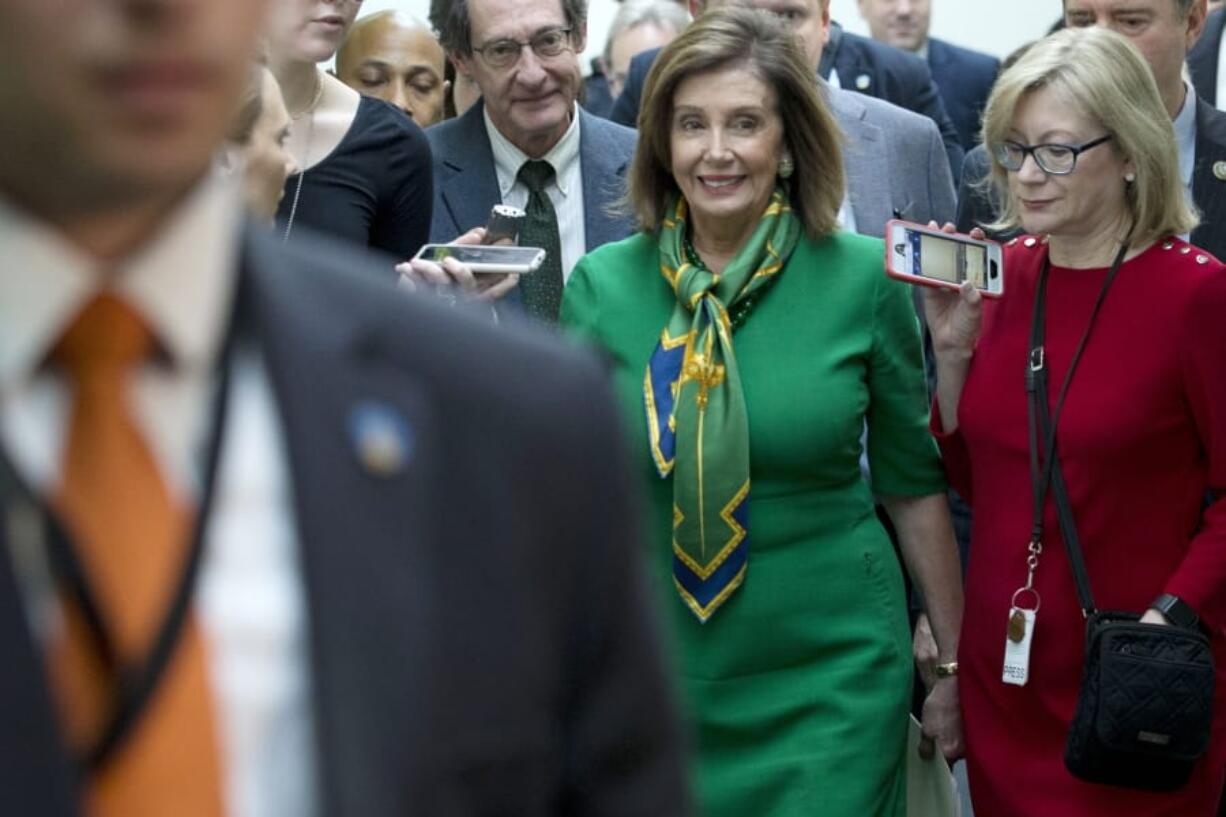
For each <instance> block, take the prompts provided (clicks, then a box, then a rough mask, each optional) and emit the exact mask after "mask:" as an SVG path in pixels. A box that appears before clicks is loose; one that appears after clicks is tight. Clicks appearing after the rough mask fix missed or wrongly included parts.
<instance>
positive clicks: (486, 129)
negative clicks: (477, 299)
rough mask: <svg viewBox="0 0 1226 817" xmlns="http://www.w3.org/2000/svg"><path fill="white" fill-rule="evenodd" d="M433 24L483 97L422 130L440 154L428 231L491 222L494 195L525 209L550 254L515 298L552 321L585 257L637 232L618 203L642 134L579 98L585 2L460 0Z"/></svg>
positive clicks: (449, 233)
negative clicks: (597, 112) (581, 103)
mask: <svg viewBox="0 0 1226 817" xmlns="http://www.w3.org/2000/svg"><path fill="white" fill-rule="evenodd" d="M437 24H438V25H440V30H439V35H440V39H441V40H442V43H443V47H444V48H446V49H447V52H448V56H449V57H450V58H451V60H452V62H454V63H455V65H456V70H457V71H458V72H459V73H460V74H464V75H467V76H470V77H471V78H472V79H473V80H474V81H475V82H476V84H477V85H478V86H479V87H480V89H481V102H480V103H479V104H476V105H474V106H473V107H472V108H471V109H470V110H469V111H468V112H467V113H465V114H464V115H463V116H460V117H459V118H457V119H453V120H450V121H448V122H445V123H443V124H441V125H438V126H437V127H434V128H431V129H429V130H428V131H426V136H427V137H428V138H429V139H430V147H431V150H432V151H433V153H434V217H433V223H432V226H431V230H430V240H431V241H435V242H447V241H451V240H452V239H455V238H456V237H457V236H459V235H461V234H463V233H465V232H466V231H468V230H471V229H472V228H473V227H477V226H480V225H483V224H485V223H486V220H487V219H488V218H489V214H490V208H491V207H492V206H493V205H495V204H507V205H512V206H515V207H518V208H521V209H523V210H525V211H526V212H527V219H526V221H525V224H524V226H523V229H522V230H521V233H520V243H521V244H523V245H526V246H534V247H542V248H544V249H545V250H546V253H547V255H546V259H545V263H544V265H543V266H542V267H541V268H540V269H539V270H537V271H536V272H534V273H533V274H532V275H529V276H525V277H524V278H523V280H522V281H521V282H520V284H519V286H518V287H516V288H515V289H513V290H511V294H510V295H509V296H508V299H509V300H512V301H513V300H516V299H518V298H520V297H522V299H523V303H524V305H525V306H526V307H527V310H528V312H529V314H531V315H533V316H534V317H537V318H539V319H541V320H545V321H551V320H556V318H557V314H558V307H559V306H560V304H561V297H562V287H563V285H564V284H565V281H566V278H567V277H569V275H570V271H571V269H572V268H573V267H574V265H575V263H576V262H578V260H579V258H580V257H582V255H583V254H584V253H586V252H589V251H591V250H593V249H595V248H596V247H599V246H601V245H602V244H605V243H607V242H609V241H616V240H618V239H621V238H625V237H626V236H627V235H629V234H630V233H631V232H632V230H633V224H632V222H631V220H630V218H629V216H628V215H624V214H621V215H619V214H617V213H615V212H613V208H612V205H613V204H614V203H615V202H617V201H618V200H620V198H621V196H622V194H623V192H624V190H625V181H624V176H625V170H626V166H627V165H628V164H629V162H630V158H631V156H633V154H634V145H635V141H636V138H637V137H636V134H635V132H634V131H633V130H631V129H629V128H624V127H622V126H620V125H615V124H613V123H611V122H609V121H607V120H604V119H601V118H599V117H596V116H593V115H591V114H589V113H587V112H586V111H585V110H583V108H582V107H580V106H579V105H578V102H577V100H578V96H579V88H580V86H581V84H582V76H581V75H580V70H579V61H578V57H577V56H576V55H577V54H578V53H579V52H580V51H582V50H583V46H584V43H585V42H586V39H587V2H586V0H454V2H452V3H451V4H450V6H449V7H448V8H447V10H446V12H445V13H444V14H440V15H439V19H438V20H437ZM402 270H404V272H405V274H412V270H410V269H408V268H404V267H402ZM423 280H425V281H426V282H427V283H431V282H432V281H430V280H429V279H423Z"/></svg>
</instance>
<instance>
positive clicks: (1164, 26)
mask: <svg viewBox="0 0 1226 817" xmlns="http://www.w3.org/2000/svg"><path fill="white" fill-rule="evenodd" d="M1205 17H1206V6H1205V0H1064V20H1065V22H1066V23H1067V24H1068V27H1070V28H1085V27H1089V26H1094V27H1099V28H1107V29H1110V30H1112V31H1115V32H1116V33H1117V34H1120V35H1122V36H1123V37H1125V38H1126V39H1127V40H1129V41H1130V42H1131V43H1132V44H1133V45H1134V46H1136V48H1137V50H1138V51H1140V52H1141V56H1143V57H1144V58H1145V61H1146V62H1147V63H1149V67H1150V70H1151V71H1153V74H1154V80H1155V82H1157V85H1158V93H1159V94H1160V95H1161V96H1162V104H1163V105H1164V106H1165V108H1166V112H1167V115H1168V116H1169V117H1170V119H1171V121H1172V124H1173V125H1174V127H1175V146H1176V149H1177V150H1178V151H1179V175H1180V178H1181V179H1182V180H1183V184H1184V189H1185V191H1186V192H1187V194H1188V195H1189V196H1190V197H1191V200H1192V203H1193V204H1194V205H1195V206H1196V209H1197V210H1199V211H1200V214H1201V220H1200V224H1199V226H1197V227H1196V228H1195V229H1194V231H1193V232H1192V234H1191V236H1190V237H1189V236H1182V237H1183V238H1188V239H1189V240H1190V241H1191V242H1192V243H1193V244H1195V245H1196V246H1198V247H1201V248H1202V249H1205V250H1208V251H1209V252H1210V253H1211V254H1212V255H1215V256H1217V257H1218V258H1223V257H1226V230H1224V229H1222V228H1221V225H1222V224H1224V223H1226V178H1223V177H1226V164H1223V162H1226V113H1223V112H1222V111H1219V110H1216V109H1215V108H1214V107H1213V106H1212V105H1210V104H1209V103H1208V102H1205V101H1203V100H1199V101H1198V99H1197V96H1196V91H1194V90H1193V89H1192V87H1191V86H1190V85H1188V83H1187V82H1186V81H1185V80H1184V77H1183V67H1184V59H1185V58H1186V56H1187V51H1188V49H1189V48H1190V47H1192V45H1194V44H1195V43H1196V41H1197V39H1198V38H1199V37H1200V35H1201V31H1202V30H1203V29H1204V26H1205ZM989 164H990V160H989V157H988V153H987V149H986V148H985V147H983V146H982V145H980V146H979V147H976V148H975V150H973V151H971V153H970V154H968V156H967V161H966V168H965V170H964V172H963V174H962V182H961V185H960V186H959V188H958V219H957V226H958V229H959V230H960V231H962V232H965V231H967V230H969V229H971V227H974V226H985V225H991V224H993V222H995V221H996V220H997V216H998V214H999V212H1000V209H999V208H1000V203H999V202H997V201H994V200H993V198H992V195H991V193H990V187H989V186H988V185H987V183H986V181H985V180H986V178H987V176H988V173H989Z"/></svg>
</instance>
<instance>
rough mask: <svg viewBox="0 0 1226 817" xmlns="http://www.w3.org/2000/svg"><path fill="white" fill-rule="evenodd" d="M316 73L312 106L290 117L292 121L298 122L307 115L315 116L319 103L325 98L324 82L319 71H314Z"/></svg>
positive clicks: (315, 69) (316, 69)
mask: <svg viewBox="0 0 1226 817" xmlns="http://www.w3.org/2000/svg"><path fill="white" fill-rule="evenodd" d="M312 70H313V71H314V72H315V73H314V76H315V93H314V95H312V96H311V104H309V105H307V106H306V107H305V108H303V109H302V110H300V111H299V112H298V113H296V114H294V115H293V116H291V117H290V120H291V121H294V122H297V121H298V120H299V119H301V118H302V117H304V116H306V115H307V114H314V113H315V109H316V108H318V107H319V101H320V100H321V99H323V98H324V82H323V80H322V79H320V78H319V69H318V68H314V69H312Z"/></svg>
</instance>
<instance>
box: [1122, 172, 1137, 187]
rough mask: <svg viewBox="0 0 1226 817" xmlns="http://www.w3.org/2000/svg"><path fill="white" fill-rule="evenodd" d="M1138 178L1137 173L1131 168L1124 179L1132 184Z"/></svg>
mask: <svg viewBox="0 0 1226 817" xmlns="http://www.w3.org/2000/svg"><path fill="white" fill-rule="evenodd" d="M1136 180H1137V174H1136V173H1133V172H1132V171H1131V170H1130V171H1128V172H1127V173H1125V174H1124V181H1126V182H1128V183H1129V184H1132V183H1133V182H1135V181H1136Z"/></svg>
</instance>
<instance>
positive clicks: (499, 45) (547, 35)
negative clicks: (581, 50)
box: [473, 27, 572, 70]
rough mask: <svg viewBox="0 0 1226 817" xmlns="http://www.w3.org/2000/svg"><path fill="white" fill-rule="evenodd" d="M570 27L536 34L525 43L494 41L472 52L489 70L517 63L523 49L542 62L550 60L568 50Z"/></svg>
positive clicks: (500, 68) (511, 40) (505, 40)
mask: <svg viewBox="0 0 1226 817" xmlns="http://www.w3.org/2000/svg"><path fill="white" fill-rule="evenodd" d="M571 31H572V29H571V28H570V27H565V28H551V29H548V30H546V31H542V32H541V33H539V34H537V35H536V36H535V37H533V38H532V39H531V40H528V41H527V42H521V41H520V40H513V39H511V38H510V37H507V38H505V39H502V40H494V41H492V42H488V43H486V44H485V45H483V46H481V47H479V48H477V47H474V48H473V51H475V52H477V53H478V54H480V55H481V58H482V59H484V60H485V62H486V64H488V65H489V67H490V68H494V69H497V70H502V69H504V68H510V67H511V66H512V65H514V64H515V63H517V62H519V55H520V52H522V51H523V50H524V48H525V47H527V48H531V49H532V53H533V54H536V56H537V57H539V58H540V59H543V60H548V59H552V58H554V57H557V56H559V55H561V54H562V52H563V51H566V50H568V49H569V48H570V32H571Z"/></svg>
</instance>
